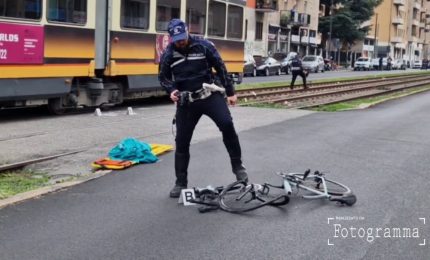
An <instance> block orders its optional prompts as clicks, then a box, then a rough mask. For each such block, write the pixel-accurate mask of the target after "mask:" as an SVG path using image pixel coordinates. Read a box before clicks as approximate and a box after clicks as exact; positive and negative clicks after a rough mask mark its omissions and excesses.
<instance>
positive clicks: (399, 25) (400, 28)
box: [397, 24, 405, 30]
mask: <svg viewBox="0 0 430 260" xmlns="http://www.w3.org/2000/svg"><path fill="white" fill-rule="evenodd" d="M397 29H398V30H404V29H405V26H404V25H403V24H398V25H397Z"/></svg>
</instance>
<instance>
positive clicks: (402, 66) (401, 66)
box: [392, 59, 406, 70]
mask: <svg viewBox="0 0 430 260" xmlns="http://www.w3.org/2000/svg"><path fill="white" fill-rule="evenodd" d="M392 69H393V70H406V62H405V61H404V60H401V59H399V60H394V61H393V65H392Z"/></svg>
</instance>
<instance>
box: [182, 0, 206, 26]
mask: <svg viewBox="0 0 430 260" xmlns="http://www.w3.org/2000/svg"><path fill="white" fill-rule="evenodd" d="M186 22H187V24H188V30H189V32H190V33H195V34H205V26H206V1H202V0H187V17H186Z"/></svg>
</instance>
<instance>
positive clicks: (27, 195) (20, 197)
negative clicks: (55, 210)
mask: <svg viewBox="0 0 430 260" xmlns="http://www.w3.org/2000/svg"><path fill="white" fill-rule="evenodd" d="M110 172H112V170H104V171H97V172H96V173H94V174H92V175H91V176H86V177H83V178H81V179H79V180H75V181H68V182H63V183H57V184H53V185H50V186H46V187H42V188H39V189H36V190H31V191H27V192H23V193H20V194H17V195H14V196H12V197H9V198H7V199H4V200H0V209H2V208H4V207H6V206H9V205H12V204H15V203H19V202H23V201H25V200H29V199H33V198H36V197H40V196H42V195H45V194H48V193H52V192H57V191H60V190H63V189H66V188H69V187H72V186H75V185H78V184H81V183H84V182H87V181H91V180H94V179H97V178H100V177H102V176H104V175H106V174H108V173H110Z"/></svg>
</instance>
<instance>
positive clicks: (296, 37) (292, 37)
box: [291, 34, 300, 43]
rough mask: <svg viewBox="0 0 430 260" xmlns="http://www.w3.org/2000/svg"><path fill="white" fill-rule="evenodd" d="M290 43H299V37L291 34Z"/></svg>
mask: <svg viewBox="0 0 430 260" xmlns="http://www.w3.org/2000/svg"><path fill="white" fill-rule="evenodd" d="M291 42H294V43H299V42H300V36H299V35H295V34H292V35H291Z"/></svg>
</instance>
